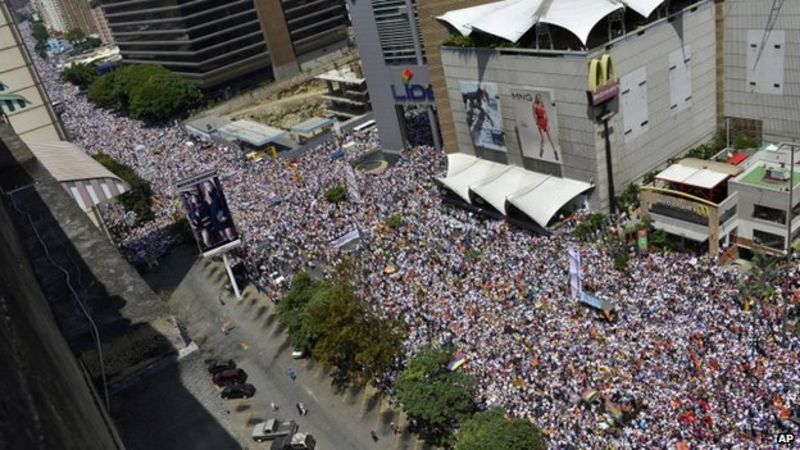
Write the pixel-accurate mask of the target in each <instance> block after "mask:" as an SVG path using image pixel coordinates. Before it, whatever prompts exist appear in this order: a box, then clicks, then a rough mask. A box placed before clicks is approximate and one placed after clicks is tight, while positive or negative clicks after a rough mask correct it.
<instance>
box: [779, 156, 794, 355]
mask: <svg viewBox="0 0 800 450" xmlns="http://www.w3.org/2000/svg"><path fill="white" fill-rule="evenodd" d="M791 148H792V150H791V157H790V159H789V210H788V211H787V212H786V269H787V270H788V269H789V267H790V265H791V264H792V210H793V208H794V204H793V200H794V198H793V195H792V194H793V192H792V191H793V190H794V148H795V144H794V142H793V143H792V144H791ZM787 294H788V292H784V293H783V295H782V296H783V317H782V319H781V341H782V342H783V345H784V346H786V345H788V344H789V341H788V340H787V338H786V321H787V320H788V318H789V298H788V295H787Z"/></svg>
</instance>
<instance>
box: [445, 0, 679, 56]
mask: <svg viewBox="0 0 800 450" xmlns="http://www.w3.org/2000/svg"><path fill="white" fill-rule="evenodd" d="M663 3H664V0H503V1H499V2H494V3H489V4H486V5H481V6H473V7H470V8H463V9H456V10H453V11H449V12H447V13H446V14H444V15H442V16H439V17H437V19H438V20H440V21H442V22H445V23H447V24H449V25H451V26H452V27H453V28H455V29H456V30H458V32H459V33H461V34H462V35H464V36H467V35H469V34H470V33H471V32H472V31H473V30H479V31H481V32H483V33H487V34H491V35H493V36H497V37H500V38H503V39H506V40H508V41H511V42H517V41H518V40H519V39H520V38H521V37H522V35H524V34H525V33H527V32H528V30H530V29H531V28H533V27H534V26H535V25H536V24H537V23H546V24H551V25H556V26H559V27H561V28H564V29H566V30H568V31H570V32H571V33H572V34H574V35H575V36H577V37H578V39H580V40H581V42H582V43H583V44H584V45H586V41H587V39H588V38H589V33H590V32H591V31H592V29H593V28H594V27H595V26H596V25H597V24H598V23H600V21H601V20H603V18H604V17H606V16H607V15H609V14H611V13H612V12H614V11H618V10H620V9H625V8H626V7H628V8H631V9H633V10H634V11H636V12H637V13H639V14H641V15H642V16H644V17H649V16H650V15H651V14H652V13H653V11H655V10H656V8H658V7H659V6H660V5H661V4H663Z"/></svg>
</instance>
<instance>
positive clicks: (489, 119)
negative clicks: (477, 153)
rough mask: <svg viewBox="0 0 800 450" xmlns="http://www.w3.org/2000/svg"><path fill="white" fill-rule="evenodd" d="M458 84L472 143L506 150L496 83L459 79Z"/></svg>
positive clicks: (491, 148)
mask: <svg viewBox="0 0 800 450" xmlns="http://www.w3.org/2000/svg"><path fill="white" fill-rule="evenodd" d="M459 85H460V88H461V101H462V102H463V103H464V109H465V110H466V112H467V127H469V133H470V136H471V137H472V144H473V145H474V146H476V147H482V148H487V149H490V150H497V151H501V152H504V151H506V138H505V134H504V133H503V115H502V113H501V112H500V99H499V97H498V95H497V85H496V84H494V83H478V82H475V81H460V82H459Z"/></svg>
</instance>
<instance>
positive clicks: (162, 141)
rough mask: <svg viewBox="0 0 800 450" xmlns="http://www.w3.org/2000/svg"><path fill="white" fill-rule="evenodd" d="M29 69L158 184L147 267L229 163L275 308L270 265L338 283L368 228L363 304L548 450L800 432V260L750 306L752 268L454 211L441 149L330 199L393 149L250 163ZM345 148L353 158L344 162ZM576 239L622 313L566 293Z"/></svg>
mask: <svg viewBox="0 0 800 450" xmlns="http://www.w3.org/2000/svg"><path fill="white" fill-rule="evenodd" d="M27 45H28V46H29V48H32V45H33V43H32V42H31V41H30V39H28V42H27ZM32 53H33V52H32ZM33 58H34V60H35V64H36V67H37V69H38V71H39V73H40V76H41V77H42V81H43V82H44V84H45V86H46V89H47V92H48V94H49V96H50V99H51V101H53V102H61V104H62V105H63V106H64V113H63V114H62V116H61V117H62V120H63V122H64V125H65V126H66V129H67V130H68V133H69V135H70V137H71V140H72V141H73V142H75V143H76V144H77V145H79V146H80V147H81V148H83V149H84V150H85V151H86V152H88V153H89V154H96V153H101V152H102V153H107V154H109V155H111V156H113V157H114V158H115V159H116V160H118V161H119V162H121V163H123V164H126V165H128V166H130V167H132V168H133V169H135V170H136V171H137V173H139V175H140V176H142V177H144V178H145V179H147V180H149V181H151V182H152V190H153V193H154V196H155V200H154V204H155V213H156V218H155V219H154V220H152V221H148V222H137V221H136V218H135V217H134V216H132V213H128V212H125V211H124V210H122V209H120V208H115V209H113V210H112V211H111V212H110V213H109V214H108V215H107V217H106V220H107V222H108V224H109V227H110V228H111V229H112V230H114V234H115V238H116V239H117V240H118V245H119V247H120V250H121V251H122V252H123V254H124V255H125V256H126V257H127V258H128V259H129V260H130V261H132V262H141V261H152V260H155V259H157V258H158V257H159V256H161V255H163V254H164V253H166V252H168V251H169V250H170V248H172V247H174V245H175V244H176V243H177V241H176V238H175V237H173V234H172V233H171V231H170V225H171V224H172V223H174V222H175V220H176V218H180V217H181V215H182V214H183V213H182V210H181V207H180V203H179V202H178V198H177V197H178V196H177V192H176V189H175V184H176V182H177V181H178V180H180V179H182V178H184V177H186V176H188V175H192V174H195V173H198V172H201V171H204V170H208V169H216V170H217V171H218V173H219V175H220V180H221V182H222V184H223V186H224V189H225V194H226V196H227V199H228V204H229V205H230V207H231V211H232V213H233V216H234V221H235V223H236V226H237V228H238V230H239V231H240V233H241V235H242V238H243V246H242V248H241V249H240V250H239V255H238V256H239V258H240V259H241V260H242V261H243V262H244V265H245V267H246V268H247V271H248V274H249V275H250V277H251V279H252V280H255V282H256V283H257V284H259V285H260V286H262V287H263V288H264V289H265V290H266V292H267V295H269V296H271V297H272V298H274V299H278V298H279V297H280V296H281V295H282V294H284V293H285V292H284V291H282V290H280V289H279V288H274V287H272V286H271V285H270V282H269V279H268V276H269V274H270V273H272V272H273V271H275V270H281V271H284V272H286V275H287V276H288V277H290V276H291V274H292V273H297V272H298V271H301V270H304V268H305V267H308V264H309V262H314V263H316V264H317V265H319V266H320V267H323V268H325V270H326V271H331V270H332V269H331V268H332V267H335V266H336V264H337V263H338V262H339V261H341V260H342V257H343V255H344V252H343V251H342V250H339V249H336V248H334V247H332V246H331V241H332V240H334V239H336V238H338V237H340V236H342V235H343V234H345V233H347V232H348V231H350V230H353V229H356V228H357V229H358V230H359V232H360V235H361V238H360V242H359V244H358V245H357V246H356V247H355V248H353V249H350V250H348V252H350V253H351V254H352V255H353V259H354V260H355V262H356V265H357V268H358V270H357V272H356V285H357V290H358V293H359V295H360V296H361V297H362V298H363V299H365V300H366V301H368V302H369V303H370V305H371V306H372V307H373V308H374V310H375V311H376V312H377V313H379V314H380V315H383V316H386V317H391V318H397V319H401V320H402V321H404V322H405V323H406V324H407V328H408V338H407V340H406V343H405V352H404V353H405V356H406V357H407V356H409V355H413V354H414V353H415V352H416V351H417V350H418V349H419V348H421V347H423V346H426V345H429V344H434V345H436V344H441V343H452V344H453V345H454V346H455V347H456V348H457V349H458V350H459V351H461V352H463V353H464V354H465V355H466V359H467V363H466V364H465V365H464V366H463V369H462V370H466V371H467V372H469V373H471V374H473V375H474V376H475V377H476V379H477V380H478V382H479V398H478V399H476V400H477V401H478V402H479V404H481V405H483V406H502V407H503V408H505V409H506V410H507V411H508V413H509V414H511V415H513V416H515V417H525V418H530V419H532V420H533V421H535V422H536V423H537V424H538V425H539V426H540V427H541V428H542V429H543V430H545V431H546V432H547V434H548V435H549V439H550V440H549V442H550V445H551V448H554V449H589V448H591V449H605V448H607V446H609V445H612V446H613V447H615V448H620V449H642V448H652V449H667V448H674V446H675V445H676V444H677V443H678V442H680V441H687V442H692V443H694V444H696V445H697V448H707V449H712V448H726V449H742V450H744V449H755V448H772V445H773V439H774V436H776V435H777V434H778V433H780V432H783V431H793V432H794V433H795V435H798V434H800V427H798V425H797V424H795V423H793V422H792V421H791V420H788V417H786V414H787V411H788V413H789V414H793V413H794V411H796V410H797V408H799V407H800V374H798V367H800V341H798V338H797V336H790V338H789V342H788V343H787V342H784V343H781V342H780V325H781V318H782V315H783V314H782V310H781V308H782V305H783V301H782V300H783V297H782V296H792V295H793V294H794V291H795V289H797V288H800V268H798V266H797V264H793V265H792V266H791V267H790V268H787V269H786V270H785V271H784V272H783V273H782V275H781V280H782V281H781V283H780V284H779V286H777V293H776V294H775V295H774V296H773V298H771V299H769V301H765V302H763V303H762V304H760V305H759V306H758V307H757V308H755V309H753V310H751V311H749V312H745V311H743V309H742V307H741V298H740V283H742V281H743V277H744V275H742V274H740V273H739V272H737V271H734V270H723V269H721V268H720V267H719V266H718V265H717V264H716V261H713V260H709V259H708V258H707V257H700V256H693V255H687V254H666V253H663V254H649V255H646V256H641V257H636V258H634V259H632V260H631V262H630V264H629V266H628V269H627V270H626V271H624V272H620V271H617V270H615V269H614V267H613V261H612V258H611V256H610V255H609V252H608V249H607V248H606V245H605V244H604V243H602V242H601V241H598V242H596V243H583V242H578V241H576V240H575V239H574V238H572V237H571V236H570V234H569V233H568V231H569V229H570V226H569V225H568V226H566V227H564V228H563V229H562V230H563V231H564V232H562V233H556V234H555V235H553V236H549V237H544V236H535V235H532V234H530V233H528V232H525V231H521V230H518V229H515V228H513V227H510V226H509V225H508V224H507V223H505V222H502V221H496V220H490V219H486V218H481V217H477V216H475V215H473V214H472V213H469V212H467V211H465V210H462V209H458V208H454V207H451V206H446V205H444V204H443V202H442V199H441V194H440V192H439V188H438V187H437V186H436V185H435V183H434V182H433V180H432V177H433V176H434V175H438V174H440V173H442V172H443V171H444V169H445V161H446V159H445V155H444V154H443V153H442V152H440V151H437V150H435V149H434V148H432V147H428V146H419V147H416V148H409V149H406V150H404V151H403V152H402V153H401V155H400V158H399V160H398V162H397V163H396V164H394V165H392V166H391V167H390V168H389V169H388V170H387V171H386V172H384V173H382V174H380V175H363V174H359V175H357V179H358V184H359V190H360V193H361V198H362V201H361V202H354V201H346V202H342V203H329V202H328V201H326V200H325V198H324V195H323V193H324V191H325V190H326V189H328V188H330V187H332V186H334V185H339V184H344V179H345V168H346V166H347V165H348V164H351V163H353V162H354V161H356V160H358V159H359V158H360V157H362V156H363V155H365V154H367V153H369V152H372V151H375V150H379V149H380V139H379V136H378V135H377V134H376V133H368V134H352V135H348V136H346V137H342V138H338V139H337V138H331V139H329V140H328V141H326V142H325V143H323V144H321V145H318V146H317V147H315V148H312V149H309V150H308V151H307V152H306V153H304V154H303V155H302V156H300V157H298V158H295V159H292V160H286V159H278V160H272V159H270V158H266V159H264V160H262V161H259V162H250V161H246V160H245V158H244V157H243V155H242V154H241V153H240V152H239V151H238V150H237V149H235V148H233V147H227V146H224V145H221V144H217V143H209V142H196V141H194V140H193V139H190V137H189V136H188V135H187V134H186V132H185V131H184V129H183V128H182V126H181V124H180V123H179V122H177V121H176V122H174V123H170V124H163V125H158V126H154V125H147V124H145V123H142V122H140V121H136V120H132V119H129V118H126V117H123V116H120V115H118V114H116V113H112V112H110V111H105V110H100V109H97V108H96V107H95V106H94V105H93V104H91V103H90V102H89V101H88V100H87V99H86V97H85V95H83V94H80V93H79V92H78V91H77V88H75V87H74V86H71V85H68V84H65V83H62V82H61V81H59V79H58V75H59V74H58V72H57V70H56V69H55V65H54V63H53V62H51V61H46V60H42V59H39V58H38V56H36V55H35V54H33ZM339 149H343V150H344V152H345V158H341V159H338V158H332V157H331V156H332V154H333V153H334V152H336V151H337V150H339ZM395 214H399V215H400V216H401V217H402V218H403V221H404V224H403V225H402V226H400V227H399V228H398V229H396V230H394V229H391V228H390V227H387V226H386V225H385V220H386V218H387V217H389V216H392V215H395ZM582 214H584V212H581V213H578V214H577V215H576V217H575V218H573V219H570V220H571V221H572V222H573V223H574V221H576V220H579V219H580V217H581V215H582ZM573 245H578V246H579V247H580V251H581V255H582V261H583V270H584V281H585V282H586V285H587V288H590V290H591V291H593V292H594V293H595V294H596V295H597V296H598V297H600V298H602V299H604V300H606V301H608V302H610V303H612V304H613V305H614V307H615V309H616V311H617V317H616V318H615V319H614V320H612V321H606V320H604V319H603V318H602V316H600V315H599V314H597V312H596V311H594V310H592V309H590V308H587V307H585V306H582V305H580V304H578V303H577V302H576V301H575V300H573V299H572V298H571V297H570V291H569V282H568V267H569V262H568V253H567V249H568V248H569V247H570V246H573ZM467 250H473V251H472V252H468V251H467ZM390 267H391V268H392V270H386V269H387V268H390ZM389 272H391V273H389ZM401 365H402V361H398V367H400V366H401ZM392 376H393V374H387V386H390V385H391V378H392ZM389 389H390V387H389ZM591 389H593V390H596V391H598V392H599V393H600V394H601V395H603V396H606V397H608V398H609V399H614V400H615V402H616V403H618V404H623V403H626V399H629V400H630V399H633V400H635V403H636V404H637V405H639V406H641V408H642V409H641V411H640V412H639V413H638V414H637V415H636V416H635V417H634V418H633V420H632V421H631V422H630V423H629V424H628V425H627V426H625V427H621V428H614V427H609V424H608V423H607V422H603V421H602V420H601V419H600V417H601V416H599V415H598V414H597V413H596V411H594V410H593V409H592V408H589V407H587V406H586V405H584V404H583V403H582V402H581V401H580V400H581V396H582V395H583V394H584V393H585V392H586V391H587V390H591ZM692 448H695V447H694V446H693V447H692Z"/></svg>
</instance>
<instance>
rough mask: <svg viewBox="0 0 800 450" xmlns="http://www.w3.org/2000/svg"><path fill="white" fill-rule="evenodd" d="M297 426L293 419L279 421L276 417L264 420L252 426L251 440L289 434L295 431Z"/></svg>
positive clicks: (259, 440) (266, 439)
mask: <svg viewBox="0 0 800 450" xmlns="http://www.w3.org/2000/svg"><path fill="white" fill-rule="evenodd" d="M297 428H298V427H297V423H296V422H295V421H294V420H289V421H286V422H281V421H280V420H278V419H269V420H268V421H266V422H261V423H257V424H256V426H255V427H253V440H254V441H256V442H262V441H271V440H273V439H276V438H280V437H284V436H291V435H293V434H294V433H296V432H297Z"/></svg>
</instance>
